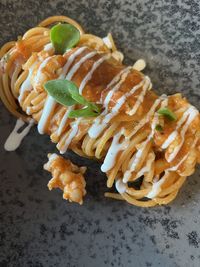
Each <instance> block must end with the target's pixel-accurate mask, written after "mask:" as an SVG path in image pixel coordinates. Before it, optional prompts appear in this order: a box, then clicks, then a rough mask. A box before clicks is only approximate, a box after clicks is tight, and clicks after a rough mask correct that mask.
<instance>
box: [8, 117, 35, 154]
mask: <svg viewBox="0 0 200 267" xmlns="http://www.w3.org/2000/svg"><path fill="white" fill-rule="evenodd" d="M24 124H25V122H24V121H23V120H21V119H18V120H17V122H16V125H15V127H14V129H13V131H12V132H11V133H10V135H9V136H8V138H7V140H6V142H5V144H4V149H5V150H6V151H14V150H16V149H17V148H18V147H19V146H20V144H21V142H22V140H23V138H24V137H25V136H26V135H27V134H28V132H29V131H30V129H31V127H32V126H33V124H34V120H30V122H29V124H28V125H27V127H26V128H24V130H23V131H22V132H20V133H18V130H19V129H20V128H21V127H22V126H23V125H24Z"/></svg>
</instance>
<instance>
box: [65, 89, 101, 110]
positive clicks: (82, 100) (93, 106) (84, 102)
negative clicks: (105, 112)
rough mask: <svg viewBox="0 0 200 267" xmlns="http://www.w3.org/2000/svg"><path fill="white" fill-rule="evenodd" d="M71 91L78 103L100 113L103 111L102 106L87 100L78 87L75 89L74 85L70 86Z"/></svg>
mask: <svg viewBox="0 0 200 267" xmlns="http://www.w3.org/2000/svg"><path fill="white" fill-rule="evenodd" d="M69 92H70V94H71V96H72V98H73V99H74V100H76V101H77V103H79V104H81V105H83V106H88V107H90V108H91V109H92V110H94V111H96V112H98V113H100V112H101V106H99V105H96V104H94V103H91V102H89V101H87V100H86V99H85V98H84V97H83V96H82V95H80V94H79V91H78V88H77V89H76V90H74V88H73V87H69Z"/></svg>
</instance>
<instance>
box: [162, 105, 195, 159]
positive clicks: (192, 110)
mask: <svg viewBox="0 0 200 267" xmlns="http://www.w3.org/2000/svg"><path fill="white" fill-rule="evenodd" d="M197 115H198V110H197V109H196V108H195V107H193V106H190V107H189V108H188V109H187V110H186V111H185V112H184V114H183V116H182V118H183V119H184V121H185V117H187V120H186V122H185V124H184V126H183V127H182V129H181V132H180V136H181V142H180V144H179V145H178V146H176V147H175V148H174V150H173V152H172V153H171V154H170V155H169V157H168V158H167V161H168V162H171V161H172V160H173V159H174V158H175V157H176V155H177V154H178V152H179V151H180V149H181V147H182V145H183V143H184V141H185V134H186V132H187V130H188V128H189V126H190V124H191V123H192V121H193V120H194V119H195V117H196V116H197ZM180 121H182V119H181V120H180ZM180 125H182V123H180ZM180 125H178V128H179V127H180ZM175 133H176V134H175ZM176 136H177V129H176V131H175V132H173V133H172V134H171V137H170V138H171V139H168V143H172V142H173V140H174V139H175V138H176ZM173 138H174V139H173ZM169 140H170V141H171V140H172V141H171V142H169Z"/></svg>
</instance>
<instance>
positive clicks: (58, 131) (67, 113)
mask: <svg viewBox="0 0 200 267" xmlns="http://www.w3.org/2000/svg"><path fill="white" fill-rule="evenodd" d="M73 109H74V107H73V106H70V107H68V109H67V111H66V112H65V114H64V116H63V117H62V120H61V122H60V124H59V127H58V129H57V132H56V133H57V135H58V136H60V135H61V133H62V131H63V129H64V127H65V124H66V122H67V120H68V115H69V113H70V111H72V110H73Z"/></svg>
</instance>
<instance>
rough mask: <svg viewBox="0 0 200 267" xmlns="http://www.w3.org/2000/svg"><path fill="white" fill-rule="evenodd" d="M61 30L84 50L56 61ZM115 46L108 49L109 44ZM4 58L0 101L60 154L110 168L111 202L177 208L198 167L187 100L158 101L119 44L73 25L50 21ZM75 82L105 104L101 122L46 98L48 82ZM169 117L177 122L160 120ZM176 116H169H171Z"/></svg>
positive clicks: (196, 124) (196, 133)
mask: <svg viewBox="0 0 200 267" xmlns="http://www.w3.org/2000/svg"><path fill="white" fill-rule="evenodd" d="M58 22H65V23H70V24H72V25H74V26H75V27H76V28H77V29H78V30H79V31H80V35H81V37H80V41H79V43H78V45H77V47H75V48H72V49H70V50H68V51H66V53H64V54H63V55H58V54H56V53H55V51H54V48H53V46H52V45H51V42H50V28H51V26H52V25H54V24H56V23H58ZM108 42H109V44H108ZM0 56H1V80H0V82H1V89H0V96H1V99H2V101H3V103H4V104H5V106H6V107H7V109H8V110H9V111H10V112H11V113H12V114H13V115H15V116H17V117H20V118H22V119H23V120H26V121H29V118H30V117H32V118H34V120H35V121H36V122H37V123H38V130H39V132H40V133H41V134H43V133H47V134H49V135H50V137H51V140H52V141H53V142H55V143H57V148H58V149H59V151H60V152H61V153H65V151H66V150H67V149H68V148H70V149H72V150H73V151H74V152H76V153H77V154H79V155H81V156H83V157H89V158H95V159H99V160H101V161H103V164H102V167H101V169H102V171H103V172H105V173H106V175H107V177H108V180H107V186H108V188H111V187H113V184H114V183H115V185H116V189H117V191H118V193H113V192H108V193H106V194H105V195H106V196H107V197H112V198H116V199H122V200H126V201H127V202H129V203H131V204H133V205H136V206H143V207H150V206H155V205H156V204H159V205H161V204H167V203H169V202H170V201H172V200H173V199H174V198H175V197H176V195H177V193H178V191H179V189H180V188H181V186H182V185H183V183H184V181H185V179H186V177H187V176H189V175H191V174H192V173H193V172H194V168H195V165H196V163H197V162H198V161H199V159H200V157H199V150H200V149H199V144H200V143H199V140H200V116H199V112H198V111H197V110H196V108H195V107H193V106H192V105H190V104H189V103H188V102H187V100H186V99H185V98H183V97H182V96H181V95H180V94H175V95H172V96H168V97H167V96H166V95H162V96H160V97H158V96H157V95H156V94H155V93H154V92H153V91H152V90H151V87H152V85H151V81H150V79H149V77H147V76H145V75H144V74H143V73H142V72H140V71H138V70H139V69H138V70H137V69H136V65H137V64H136V65H135V67H134V66H133V67H126V66H124V65H123V64H122V60H123V55H122V54H121V53H120V52H119V51H118V50H117V49H116V46H115V44H114V42H113V39H112V36H111V35H108V37H107V39H106V40H103V39H101V38H99V37H97V36H94V35H91V34H85V33H84V31H83V29H82V27H81V26H80V25H79V24H78V23H77V22H76V21H74V20H72V19H70V18H67V17H64V16H54V17H50V18H47V19H46V20H44V21H43V22H41V23H40V24H39V25H38V26H37V27H35V28H32V29H30V30H28V31H27V32H26V33H25V34H24V35H23V37H22V38H19V39H18V41H17V42H9V43H7V44H5V45H4V46H3V47H2V48H1V51H0ZM61 77H62V78H65V79H68V80H71V81H73V82H74V83H75V84H76V85H77V86H78V87H79V92H80V93H81V94H82V95H83V96H84V97H85V98H86V99H87V100H88V101H91V102H95V103H98V104H101V105H102V107H103V111H102V113H101V114H100V115H99V116H98V117H90V118H83V117H80V118H77V119H71V118H69V116H68V115H69V112H70V111H71V110H76V109H77V108H79V106H78V105H74V106H70V107H66V106H63V105H61V104H59V103H57V102H55V101H54V99H52V97H50V96H49V95H48V94H47V92H46V91H45V90H44V83H45V82H47V81H49V80H54V79H59V78H61ZM161 109H162V110H168V111H169V110H170V112H173V114H174V115H175V117H176V119H175V120H170V119H169V118H167V116H164V115H166V114H164V115H163V116H161V115H159V113H158V110H161ZM168 115H169V114H168Z"/></svg>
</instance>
